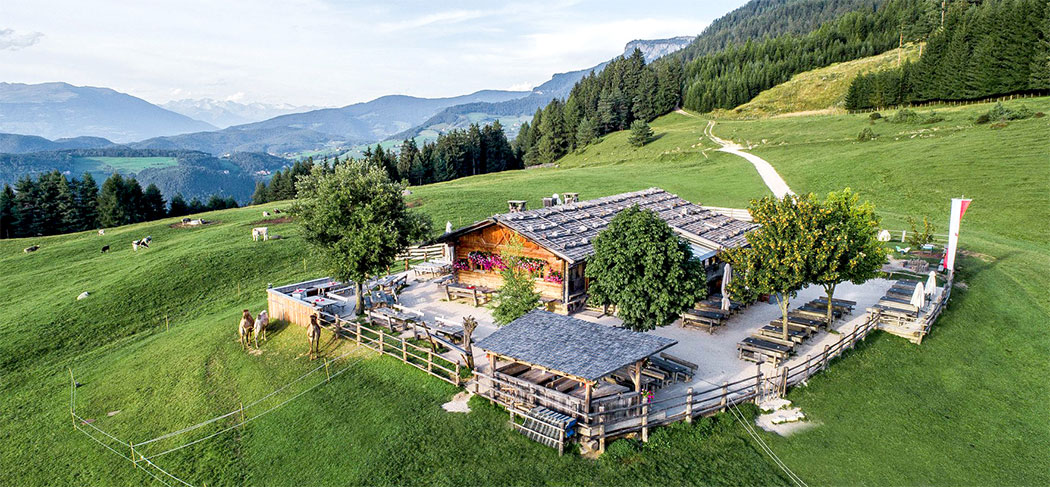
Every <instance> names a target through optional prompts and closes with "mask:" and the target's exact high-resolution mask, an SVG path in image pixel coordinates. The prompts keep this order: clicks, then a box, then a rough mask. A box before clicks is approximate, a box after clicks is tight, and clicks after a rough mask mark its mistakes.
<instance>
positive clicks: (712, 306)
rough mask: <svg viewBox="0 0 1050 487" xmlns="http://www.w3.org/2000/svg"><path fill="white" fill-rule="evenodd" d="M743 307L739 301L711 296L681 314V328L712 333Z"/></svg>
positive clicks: (720, 296)
mask: <svg viewBox="0 0 1050 487" xmlns="http://www.w3.org/2000/svg"><path fill="white" fill-rule="evenodd" d="M745 306H746V305H745V304H744V303H741V302H739V301H733V300H730V299H726V298H724V297H723V295H722V294H712V295H711V296H710V297H708V298H707V299H705V300H703V301H700V302H699V303H697V304H696V306H695V307H694V308H693V309H690V310H687V311H685V312H684V313H682V326H685V327H692V328H699V329H701V330H704V331H706V332H708V333H714V332H715V329H716V328H719V327H721V326H724V325H725V323H726V321H727V320H729V317H730V316H732V315H734V314H736V313H738V312H739V311H740V310H742V309H744V307H745Z"/></svg>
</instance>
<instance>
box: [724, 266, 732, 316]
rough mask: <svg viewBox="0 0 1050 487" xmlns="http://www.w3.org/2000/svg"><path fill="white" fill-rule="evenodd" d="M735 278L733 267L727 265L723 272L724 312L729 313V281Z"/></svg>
mask: <svg viewBox="0 0 1050 487" xmlns="http://www.w3.org/2000/svg"><path fill="white" fill-rule="evenodd" d="M732 276H733V266H731V265H729V264H726V267H725V270H724V271H722V311H729V292H728V291H729V289H728V288H727V286H728V285H729V279H730V278H731V277H732Z"/></svg>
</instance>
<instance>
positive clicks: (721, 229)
mask: <svg viewBox="0 0 1050 487" xmlns="http://www.w3.org/2000/svg"><path fill="white" fill-rule="evenodd" d="M634 205H638V206H639V207H640V208H643V209H647V210H652V211H654V212H656V214H657V215H658V216H659V217H660V218H661V219H663V220H664V221H665V222H667V224H668V225H670V226H671V228H673V229H674V230H675V231H676V232H677V233H678V234H679V235H682V237H684V238H685V239H686V240H688V241H690V242H693V243H698V244H700V245H702V246H705V247H710V248H712V250H719V249H722V248H732V247H740V246H743V245H746V244H747V240H746V239H745V237H744V235H745V234H746V233H747V232H748V231H750V230H752V229H754V228H756V227H757V225H755V224H753V223H750V222H745V221H742V220H737V219H735V218H731V217H728V216H725V215H722V214H719V213H715V212H713V211H711V210H707V209H704V208H702V207H700V206H699V205H695V204H693V203H690V202H689V201H686V200H684V199H682V198H679V197H678V196H677V195H674V194H671V193H668V192H666V191H664V190H662V189H659V188H649V189H646V190H642V191H635V192H632V193H623V194H618V195H613V196H606V197H604V198H596V199H593V200H586V201H581V202H578V203H569V204H564V205H558V206H553V207H550V208H539V209H535V210H528V211H522V212H517V213H503V214H498V215H494V216H493V217H492V218H491V219H489V220H486V221H484V222H479V223H476V224H474V225H471V226H469V227H466V228H463V229H460V230H457V231H455V232H452V233H450V234H447V235H445V236H444V237H443V238H442V240H448V239H450V238H454V237H455V236H458V235H461V234H463V233H466V232H469V231H472V230H474V229H476V228H479V227H480V226H484V225H485V224H486V223H489V224H491V223H492V222H499V223H501V224H503V225H506V226H507V227H510V228H511V229H513V230H514V231H516V232H518V233H520V234H521V235H522V236H524V237H526V238H528V239H529V240H532V241H533V242H535V243H537V244H538V245H540V246H542V247H544V248H546V249H548V250H550V251H551V252H554V253H555V254H557V255H558V256H559V257H562V258H564V259H565V260H568V261H569V262H579V261H582V260H586V258H587V257H589V256H590V255H591V254H593V253H594V246H593V245H592V241H593V240H594V237H596V236H597V235H598V232H601V231H602V230H604V229H605V227H607V226H608V225H609V222H610V221H612V218H613V217H614V216H616V214H618V213H619V212H620V211H623V210H625V209H627V208H630V207H631V206H634Z"/></svg>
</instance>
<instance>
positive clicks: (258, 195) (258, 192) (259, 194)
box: [173, 181, 270, 216]
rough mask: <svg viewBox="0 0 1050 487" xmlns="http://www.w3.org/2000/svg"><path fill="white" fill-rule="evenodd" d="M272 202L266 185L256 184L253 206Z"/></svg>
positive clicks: (259, 182) (262, 183)
mask: <svg viewBox="0 0 1050 487" xmlns="http://www.w3.org/2000/svg"><path fill="white" fill-rule="evenodd" d="M269 201H270V191H269V189H268V188H267V187H266V183H265V182H263V181H258V182H256V183H255V191H254V192H252V204H253V205H261V204H263V203H268V202H269ZM173 216H174V215H173Z"/></svg>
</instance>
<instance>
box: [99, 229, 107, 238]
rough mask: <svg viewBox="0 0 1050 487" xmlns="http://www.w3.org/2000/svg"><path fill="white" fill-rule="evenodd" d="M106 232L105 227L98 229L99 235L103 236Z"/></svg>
mask: <svg viewBox="0 0 1050 487" xmlns="http://www.w3.org/2000/svg"><path fill="white" fill-rule="evenodd" d="M105 234H106V230H105V229H102V228H100V229H98V236H100V237H101V236H103V235H105Z"/></svg>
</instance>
